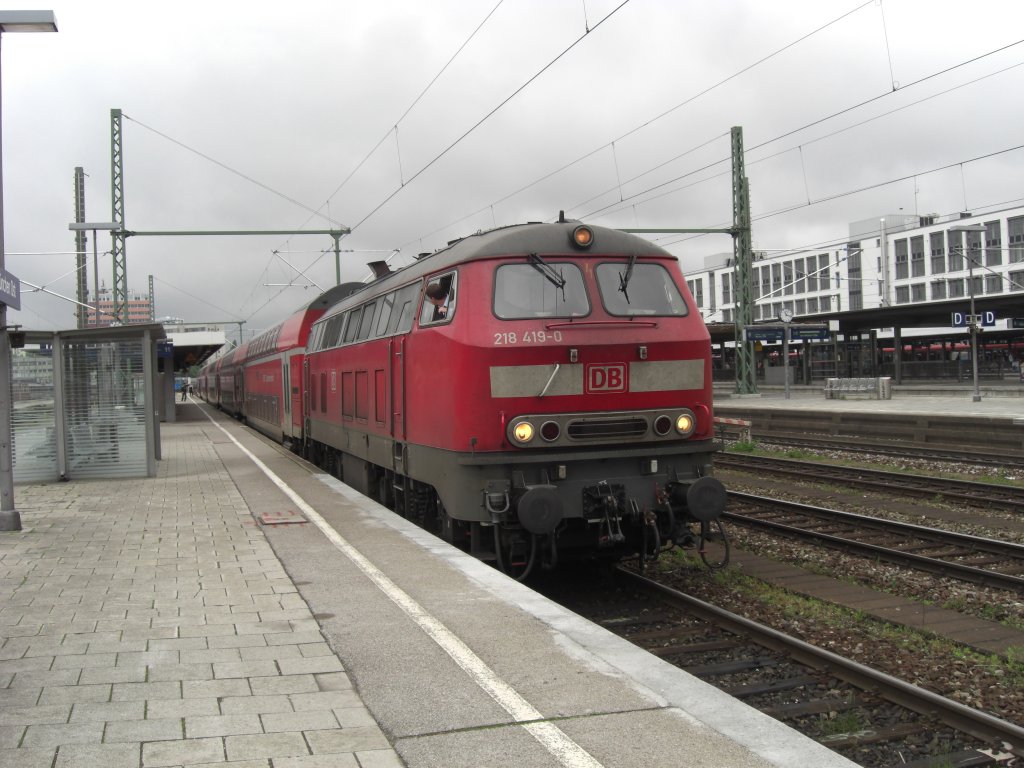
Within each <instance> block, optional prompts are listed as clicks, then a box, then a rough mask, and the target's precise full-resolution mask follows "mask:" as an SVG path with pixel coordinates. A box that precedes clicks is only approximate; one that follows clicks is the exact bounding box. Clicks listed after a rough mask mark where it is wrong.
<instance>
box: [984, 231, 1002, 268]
mask: <svg viewBox="0 0 1024 768" xmlns="http://www.w3.org/2000/svg"><path fill="white" fill-rule="evenodd" d="M1002 263H1003V235H1002V227H1000V226H999V222H998V221H986V222H985V266H988V267H994V266H997V265H999V264H1002Z"/></svg>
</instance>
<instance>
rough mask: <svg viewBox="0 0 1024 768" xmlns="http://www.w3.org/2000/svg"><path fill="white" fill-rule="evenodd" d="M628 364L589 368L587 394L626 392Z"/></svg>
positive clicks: (592, 366)
mask: <svg viewBox="0 0 1024 768" xmlns="http://www.w3.org/2000/svg"><path fill="white" fill-rule="evenodd" d="M625 391H626V364H625V363H611V364H606V365H588V366H587V386H586V393H587V394H588V395H589V394H591V393H595V392H625Z"/></svg>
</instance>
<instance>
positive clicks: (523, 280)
mask: <svg viewBox="0 0 1024 768" xmlns="http://www.w3.org/2000/svg"><path fill="white" fill-rule="evenodd" d="M588 314H590V301H589V299H588V298H587V289H586V288H585V287H584V285H583V274H582V273H581V272H580V268H579V267H578V266H576V265H575V264H571V263H568V262H557V261H546V260H543V259H540V258H538V259H536V260H535V261H533V262H530V263H528V264H502V265H501V266H500V267H498V269H497V271H496V272H495V274H494V315H495V317H498V318H501V319H502V320H527V319H530V318H535V317H583V316H585V315H588Z"/></svg>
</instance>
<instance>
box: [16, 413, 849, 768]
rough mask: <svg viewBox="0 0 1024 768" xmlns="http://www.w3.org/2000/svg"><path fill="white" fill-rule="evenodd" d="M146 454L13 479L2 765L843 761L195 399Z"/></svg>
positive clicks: (746, 766)
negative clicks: (70, 478)
mask: <svg viewBox="0 0 1024 768" xmlns="http://www.w3.org/2000/svg"><path fill="white" fill-rule="evenodd" d="M178 416H179V420H178V421H177V422H175V423H173V424H166V425H163V426H162V427H161V432H162V459H161V461H160V462H159V464H158V474H157V477H155V478H150V479H140V480H119V481H79V482H73V483H54V484H47V485H19V486H18V487H17V488H16V492H15V497H16V506H17V509H18V511H19V513H20V515H21V519H22V525H23V530H21V531H19V532H12V533H3V534H0V596H2V598H0V599H2V602H0V642H2V644H0V765H2V766H5V768H15V767H17V768H25V767H27V766H32V767H35V766H40V767H42V766H45V767H46V768H51V767H52V766H58V767H60V768H66V767H71V766H96V765H102V766H104V768H119V767H120V766H131V767H132V768H138V767H141V768H149V767H150V766H185V765H188V766H197V765H214V764H215V765H218V766H237V767H239V768H241V766H245V767H246V768H256V766H262V767H263V768H270V766H273V768H322V767H324V766H331V767H332V768H334V767H336V766H337V767H340V768H357V767H358V768H395V767H397V766H412V767H413V768H420V767H427V766H430V767H431V768H437V766H445V768H460V767H462V766H465V767H466V768H469V767H470V766H473V767H475V768H480V767H481V766H499V765H501V766H507V765H514V766H516V767H517V768H540V767H541V766H545V767H546V766H567V767H568V766H571V767H573V768H576V767H588V768H598V767H599V766H608V767H609V768H610V767H611V766H616V767H618V766H621V767H623V768H632V767H633V766H637V767H639V766H644V767H645V768H647V767H648V766H680V765H685V766H691V767H696V766H730V767H732V768H767V767H768V766H795V765H814V766H820V767H821V768H831V767H833V766H834V767H836V768H838V767H839V766H847V767H849V766H853V765H854V763H852V762H850V761H848V760H846V759H844V758H842V757H840V756H838V755H836V754H835V753H833V752H831V751H829V750H827V749H825V748H824V747H822V746H820V745H818V744H817V743H815V742H813V741H812V740H810V739H807V738H806V737H804V736H802V735H800V734H798V733H796V732H795V731H792V730H791V729H789V728H787V727H786V726H784V725H782V724H780V723H778V722H776V721H774V720H772V719H771V718H768V717H766V716H764V715H761V714H760V713H758V712H756V711H755V710H753V709H750V708H748V707H746V706H745V705H743V704H741V703H739V702H738V701H736V700H735V699H732V698H731V697H729V696H727V695H725V694H723V693H721V692H719V691H718V690H717V689H715V688H713V687H711V686H709V685H707V684H705V683H703V682H701V681H699V680H697V679H696V678H694V677H692V676H690V675H688V674H686V673H685V672H682V671H680V670H678V669H676V668H674V667H672V666H671V665H669V664H667V663H665V662H663V661H661V660H660V659H658V658H656V657H654V656H653V655H651V654H648V653H647V652H646V651H643V650H640V649H638V648H636V647H634V646H632V645H630V644H629V643H627V642H626V641H625V640H622V639H620V638H618V637H616V636H614V635H612V634H611V633H609V632H607V631H605V630H604V629H602V628H600V627H597V626H595V625H593V624H591V623H590V622H587V621H585V620H584V619H582V618H580V617H579V616H577V615H575V614H573V613H571V612H569V611H567V610H565V609H563V608H561V607H559V606H557V605H555V604H553V603H551V602H550V601H548V600H546V599H545V598H542V597H540V596H538V595H537V594H536V593H534V592H533V591H532V590H530V589H529V588H528V587H527V586H524V585H522V584H519V583H516V582H514V581H512V580H510V579H508V578H506V577H505V576H503V575H502V574H500V573H498V572H497V571H495V570H494V569H492V568H490V567H488V566H486V565H484V564H482V563H480V562H479V561H477V560H475V559H473V558H470V557H468V556H467V555H465V554H463V553H462V552H460V551H458V550H456V549H455V548H453V547H450V546H448V545H447V544H445V543H444V542H442V541H440V540H439V539H437V538H435V537H433V536H431V535H429V534H427V533H425V532H424V531H422V530H420V529H419V528H416V527H415V526H413V525H411V524H410V523H408V522H407V521H405V520H403V519H401V518H399V517H398V516H396V515H394V514H393V513H391V512H390V511H388V510H386V509H384V508H382V507H380V506H379V505H377V504H376V503H374V502H372V501H370V500H368V499H366V498H365V497H362V496H360V495H358V494H356V493H355V492H353V491H352V490H351V489H349V488H348V487H347V486H345V485H343V484H341V483H340V482H338V481H337V480H335V479H334V478H332V477H330V476H328V475H325V474H323V473H322V472H320V471H318V470H316V469H315V468H313V467H311V466H310V465H309V464H307V463H305V462H303V461H301V460H300V459H298V458H296V457H295V456H293V455H291V454H289V453H288V452H286V451H284V450H283V449H281V448H280V447H279V446H276V445H273V444H272V443H270V442H268V441H266V440H264V439H262V438H260V437H259V436H258V435H256V434H255V433H253V432H250V431H248V430H246V429H244V428H243V427H242V426H240V425H239V424H238V423H236V422H234V421H232V420H230V419H228V418H227V417H225V416H223V415H222V414H220V413H219V412H217V411H214V410H213V409H210V408H208V407H206V406H204V405H200V404H198V403H196V402H191V403H188V404H185V405H180V406H178Z"/></svg>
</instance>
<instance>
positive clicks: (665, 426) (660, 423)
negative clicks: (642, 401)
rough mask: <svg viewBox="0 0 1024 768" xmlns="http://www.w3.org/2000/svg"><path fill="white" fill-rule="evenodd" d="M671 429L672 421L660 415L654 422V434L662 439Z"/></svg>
mask: <svg viewBox="0 0 1024 768" xmlns="http://www.w3.org/2000/svg"><path fill="white" fill-rule="evenodd" d="M670 429H672V419H671V418H669V417H668V416H666V415H665V414H662V415H661V416H659V417H658V418H656V419H655V420H654V434H656V435H658V436H659V437H664V436H665V435H667V434H668V431H669V430H670Z"/></svg>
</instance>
